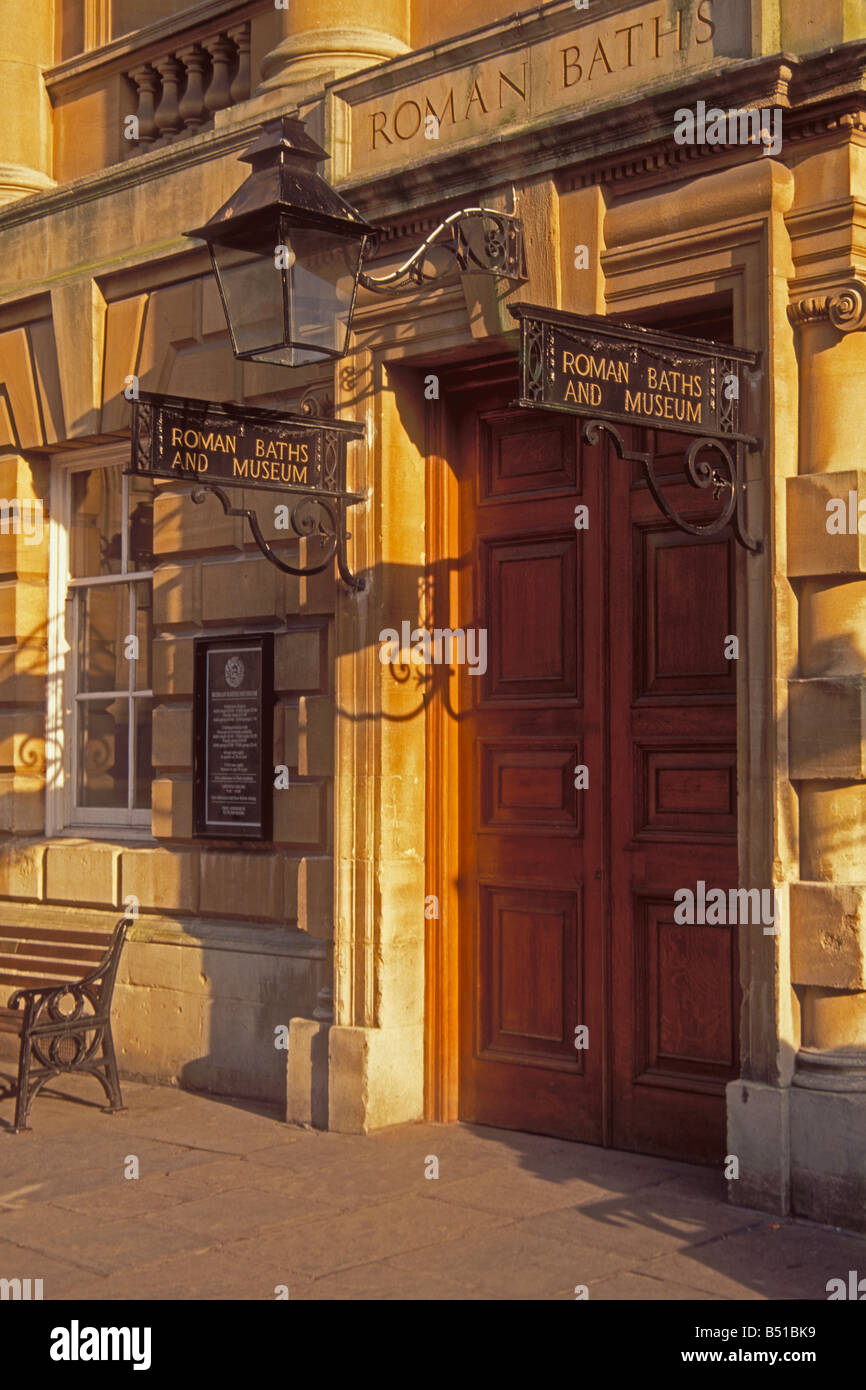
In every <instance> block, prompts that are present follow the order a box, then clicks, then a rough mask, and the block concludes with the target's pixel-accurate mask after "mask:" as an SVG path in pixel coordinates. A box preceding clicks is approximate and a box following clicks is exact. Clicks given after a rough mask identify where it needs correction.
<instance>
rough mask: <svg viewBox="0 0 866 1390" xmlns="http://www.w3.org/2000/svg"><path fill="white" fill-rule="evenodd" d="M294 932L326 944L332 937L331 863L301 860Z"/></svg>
mask: <svg viewBox="0 0 866 1390" xmlns="http://www.w3.org/2000/svg"><path fill="white" fill-rule="evenodd" d="M298 928H299V930H300V931H305V932H308V933H309V935H310V936H318V937H323V938H325V939H327V940H330V938H331V937H332V936H333V934H334V861H333V859H331V858H330V857H327V858H324V857H323V858H312V857H306V858H304V859H301V860H300V862H299V864H298Z"/></svg>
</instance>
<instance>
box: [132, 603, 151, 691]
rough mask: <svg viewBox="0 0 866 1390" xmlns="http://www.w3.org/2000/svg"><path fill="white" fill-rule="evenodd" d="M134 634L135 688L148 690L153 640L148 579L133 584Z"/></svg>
mask: <svg viewBox="0 0 866 1390" xmlns="http://www.w3.org/2000/svg"><path fill="white" fill-rule="evenodd" d="M135 635H136V637H137V638H138V661H137V662H136V663H135V680H134V685H135V689H136V690H149V689H150V681H151V675H150V644H151V641H152V640H153V585H152V583H151V582H150V580H149V579H148V580H145V582H144V583H143V584H136V586H135Z"/></svg>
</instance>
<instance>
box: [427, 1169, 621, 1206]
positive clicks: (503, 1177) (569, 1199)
mask: <svg viewBox="0 0 866 1390" xmlns="http://www.w3.org/2000/svg"><path fill="white" fill-rule="evenodd" d="M431 1189H435V1192H433V1193H432V1195H435V1196H437V1197H439V1198H441V1200H442V1201H444V1202H457V1203H459V1204H460V1205H462V1206H467V1207H477V1208H478V1210H479V1211H490V1212H501V1213H502V1215H503V1216H514V1217H520V1216H534V1215H537V1214H538V1213H540V1212H545V1211H553V1210H556V1209H557V1208H559V1207H568V1206H571V1207H574V1206H578V1205H579V1204H580V1203H581V1202H597V1201H598V1200H599V1199H600V1198H601V1197H603V1196H604V1195H605V1189H604V1188H603V1187H601V1186H599V1185H598V1184H596V1183H587V1182H582V1181H581V1180H580V1179H579V1178H560V1179H556V1178H549V1177H547V1176H543V1175H539V1174H538V1173H534V1172H529V1171H526V1170H524V1169H522V1168H488V1169H486V1170H485V1171H484V1172H483V1173H481V1174H479V1175H478V1176H476V1177H472V1178H462V1179H460V1180H456V1181H453V1182H450V1183H448V1182H445V1183H442V1182H440V1181H436V1182H433V1183H431Z"/></svg>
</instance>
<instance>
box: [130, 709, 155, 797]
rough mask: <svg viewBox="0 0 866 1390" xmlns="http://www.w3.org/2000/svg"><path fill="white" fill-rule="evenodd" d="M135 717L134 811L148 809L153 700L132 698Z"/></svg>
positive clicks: (151, 762) (150, 778) (151, 764)
mask: <svg viewBox="0 0 866 1390" xmlns="http://www.w3.org/2000/svg"><path fill="white" fill-rule="evenodd" d="M132 708H133V711H134V714H133V717H134V719H135V773H134V776H135V800H134V801H133V805H134V807H135V809H136V811H149V810H150V787H151V781H152V779H153V761H152V756H151V742H150V730H151V720H152V717H153V701H152V700H149V699H146V698H144V699H142V698H138V699H135V700H133V702H132Z"/></svg>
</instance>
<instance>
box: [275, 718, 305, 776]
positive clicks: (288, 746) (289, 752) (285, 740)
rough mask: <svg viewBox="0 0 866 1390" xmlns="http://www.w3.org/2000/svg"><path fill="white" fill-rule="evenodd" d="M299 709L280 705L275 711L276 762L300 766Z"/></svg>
mask: <svg viewBox="0 0 866 1390" xmlns="http://www.w3.org/2000/svg"><path fill="white" fill-rule="evenodd" d="M298 757H299V754H298V707H297V705H286V704H279V705H277V707H276V709H275V710H274V762H275V763H285V765H286V767H295V768H296V767H297V766H298Z"/></svg>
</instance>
